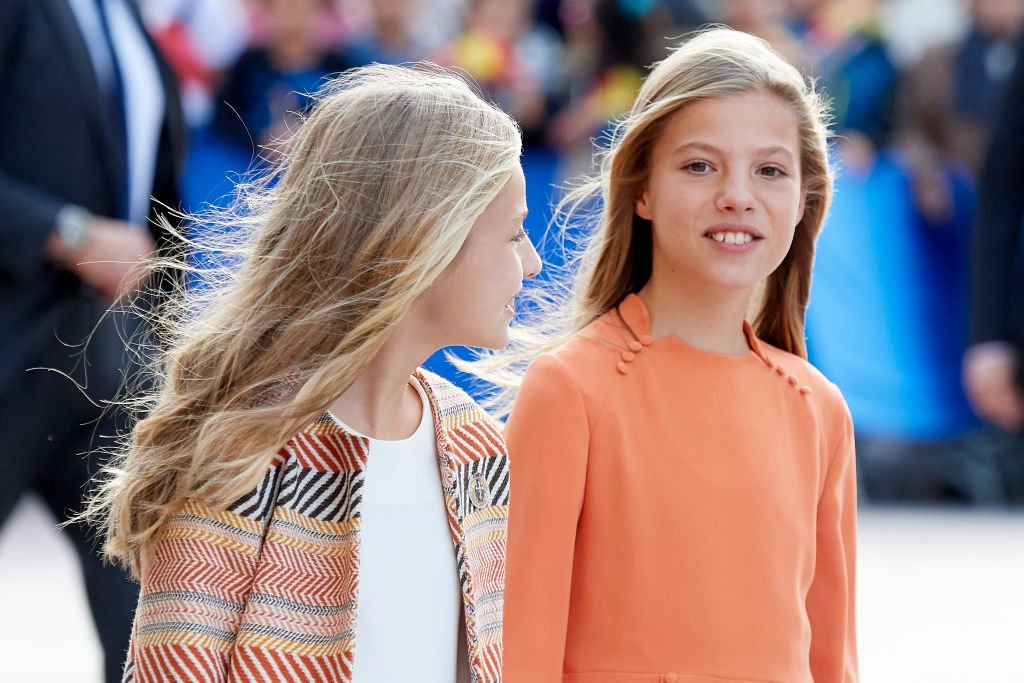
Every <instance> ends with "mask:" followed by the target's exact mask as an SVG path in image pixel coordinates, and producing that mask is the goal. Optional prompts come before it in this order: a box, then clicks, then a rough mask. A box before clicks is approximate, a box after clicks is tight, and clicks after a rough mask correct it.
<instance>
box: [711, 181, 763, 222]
mask: <svg viewBox="0 0 1024 683" xmlns="http://www.w3.org/2000/svg"><path fill="white" fill-rule="evenodd" d="M715 204H716V206H717V207H718V209H719V211H723V212H726V213H745V212H747V211H753V210H754V193H753V188H752V187H751V178H750V177H749V176H748V175H747V174H746V173H741V172H731V173H725V174H723V175H722V181H721V185H720V186H719V188H718V196H717V198H716V199H715Z"/></svg>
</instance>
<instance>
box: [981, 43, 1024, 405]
mask: <svg viewBox="0 0 1024 683" xmlns="http://www.w3.org/2000/svg"><path fill="white" fill-rule="evenodd" d="M1022 221H1024V45H1021V47H1020V49H1018V59H1017V65H1016V67H1015V68H1014V72H1013V74H1012V75H1011V76H1010V81H1009V83H1008V84H1007V89H1006V97H1005V100H1004V101H1003V104H1002V109H1001V112H1000V115H999V118H998V120H997V122H996V125H995V128H994V129H993V131H992V142H991V146H990V148H989V152H988V156H987V158H986V160H985V167H984V170H983V172H982V176H981V186H980V188H979V196H978V211H977V219H976V221H975V227H974V244H973V262H974V264H973V272H974V277H973V287H974V305H973V313H974V320H973V325H972V333H973V334H972V336H973V341H974V343H980V342H986V341H993V340H1001V341H1010V342H1012V343H1014V344H1015V345H1016V346H1017V348H1018V349H1019V350H1020V351H1021V352H1022V353H1024V244H1022V240H1021V225H1022ZM1022 358H1024V356H1022ZM1022 366H1024V364H1022ZM1021 369H1022V371H1024V367H1022V368H1021ZM1022 378H1024V375H1022ZM1022 386H1024V383H1022Z"/></svg>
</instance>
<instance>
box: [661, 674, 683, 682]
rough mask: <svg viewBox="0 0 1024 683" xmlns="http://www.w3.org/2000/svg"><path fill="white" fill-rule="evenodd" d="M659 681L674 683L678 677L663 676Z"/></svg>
mask: <svg viewBox="0 0 1024 683" xmlns="http://www.w3.org/2000/svg"><path fill="white" fill-rule="evenodd" d="M661 680H662V681H664V682H665V683H676V681H678V680H679V676H676V675H675V674H665V675H664V676H662V677H661Z"/></svg>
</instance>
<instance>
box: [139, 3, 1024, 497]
mask: <svg viewBox="0 0 1024 683" xmlns="http://www.w3.org/2000/svg"><path fill="white" fill-rule="evenodd" d="M893 4H894V3H891V2H890V3H886V2H880V1H878V0H717V1H703V2H702V1H699V0H377V1H374V2H371V1H369V0H220V1H219V2H209V1H204V0H145V1H144V2H143V3H142V7H143V9H144V15H145V17H146V19H147V22H148V24H149V27H150V30H151V31H152V32H153V34H154V36H155V37H156V39H157V41H158V43H159V44H160V46H161V47H162V49H163V50H164V52H165V54H166V55H167V56H168V58H169V60H170V62H171V63H172V65H173V66H174V68H175V70H176V71H177V73H178V75H179V78H180V81H181V87H182V91H183V99H184V104H185V110H186V115H187V118H188V121H189V123H190V126H191V127H192V128H193V129H194V135H193V156H192V161H191V163H190V165H189V173H188V175H187V177H186V183H185V187H186V192H185V199H186V203H189V202H190V203H191V204H192V205H193V206H192V207H191V208H195V206H197V205H198V204H200V203H201V202H205V201H213V202H216V201H217V200H218V198H220V197H222V196H223V195H224V192H225V191H226V190H225V188H226V186H225V185H224V178H225V172H230V171H236V172H237V171H241V170H244V169H245V168H247V167H248V165H249V164H250V163H253V162H255V163H257V164H259V163H261V162H262V161H266V160H272V159H273V157H274V156H275V154H277V153H278V152H279V150H280V147H279V145H282V144H287V139H288V136H287V132H288V128H289V125H290V123H291V121H292V117H294V116H295V115H296V113H297V112H301V111H302V109H303V108H304V107H306V106H308V105H309V104H310V98H309V97H308V93H311V92H313V91H315V90H316V88H317V86H318V85H319V84H320V83H321V82H322V80H323V78H324V77H325V76H327V75H328V74H331V73H334V72H337V71H340V70H344V69H345V68H348V67H350V66H356V65H359V64H365V63H368V62H374V61H376V62H385V63H401V62H408V61H413V60H419V59H428V60H431V61H436V62H439V63H441V64H445V65H448V66H452V67H457V68H459V69H461V70H463V71H464V72H466V73H468V74H469V75H471V76H472V77H473V78H474V79H475V80H476V81H477V82H478V83H480V84H481V86H482V88H483V89H484V90H485V92H486V93H487V94H488V95H489V96H490V97H491V98H492V99H493V100H494V101H495V102H497V103H498V104H500V105H501V106H502V107H503V108H505V109H506V110H507V111H509V112H510V113H512V114H513V115H514V116H515V117H516V118H517V119H518V120H519V121H520V123H521V125H522V127H523V130H524V133H525V139H526V146H527V150H526V154H525V156H524V166H525V168H526V170H527V176H528V179H529V184H530V190H531V194H530V199H531V205H532V206H533V207H534V208H535V209H538V210H535V212H534V214H533V216H532V218H531V225H530V226H529V227H530V230H531V233H532V234H533V235H534V237H535V238H538V237H543V235H544V233H545V231H546V230H547V229H548V225H547V218H548V216H549V215H550V214H549V213H548V214H547V215H546V214H545V211H544V207H547V206H549V204H550V201H551V200H552V198H553V197H554V196H555V190H554V187H556V186H557V184H558V183H559V182H561V181H562V180H564V179H566V178H571V177H573V176H574V175H577V174H579V173H581V172H586V171H587V170H588V169H589V164H590V163H591V153H592V150H593V145H594V142H595V141H597V143H598V144H600V140H601V137H602V134H604V133H606V132H607V128H608V125H609V122H610V121H612V120H613V119H614V118H615V117H616V116H617V115H619V114H621V113H622V112H624V111H625V109H626V108H627V107H628V106H629V104H630V102H631V100H632V98H633V95H634V93H635V92H636V89H637V86H638V84H639V82H640V80H641V78H642V75H643V70H644V68H645V67H646V66H647V65H649V64H651V63H652V62H654V61H656V60H657V59H659V58H660V56H661V55H664V54H665V50H666V49H667V48H668V47H669V46H670V45H672V44H673V43H674V42H676V41H678V39H679V38H680V37H681V36H684V35H685V34H686V33H687V32H689V31H692V30H695V29H697V28H699V27H700V26H702V25H705V24H707V23H709V22H717V23H724V24H728V25H730V26H733V27H734V28H738V29H742V30H744V31H748V32H750V33H753V34H756V35H758V36H761V37H762V38H764V39H765V40H767V41H769V42H770V43H771V44H772V45H774V46H775V47H776V48H778V49H780V50H781V51H782V52H783V53H784V54H785V55H786V56H787V57H788V58H789V59H790V60H791V61H792V62H793V63H794V64H796V65H798V66H799V68H800V69H801V70H803V71H804V72H805V73H806V74H807V75H808V77H810V78H814V79H816V81H817V82H818V83H819V85H820V86H821V87H822V88H823V89H824V90H825V91H826V92H827V93H828V94H829V96H830V98H831V100H832V103H833V111H834V119H835V130H836V133H837V138H836V144H835V159H836V167H837V169H838V178H837V192H836V197H835V203H834V208H833V211H832V214H831V217H830V220H829V222H828V224H827V227H826V230H825V232H824V234H823V236H822V238H821V243H820V247H819V257H818V262H817V266H816V270H815V283H814V289H813V293H812V302H811V307H810V309H809V311H808V341H809V348H810V353H811V356H812V358H811V360H812V361H813V362H814V363H815V364H816V365H817V366H818V367H820V368H821V369H822V370H823V371H824V372H825V373H826V375H828V376H829V377H830V378H831V379H833V381H835V382H836V383H837V384H839V386H840V388H841V389H842V390H843V391H844V394H845V395H846V397H847V400H848V401H849V403H850V406H851V410H852V411H853V414H854V420H855V423H856V425H857V430H858V451H859V458H860V471H861V490H862V493H863V495H864V497H865V499H866V500H874V501H887V502H891V501H921V502H936V501H961V502H973V503H1005V502H1017V503H1019V502H1022V501H1024V454H1021V453H1020V452H1019V451H1020V445H1019V443H1020V442H1019V441H1017V440H1016V439H1015V438H1014V437H1013V436H1012V435H1011V434H1010V433H1009V432H1010V431H1013V427H1014V420H1013V419H1012V418H1013V415H1012V414H1011V416H1010V419H1003V420H1000V419H999V418H998V416H996V415H995V414H994V413H991V411H987V410H986V409H985V407H984V405H985V402H986V401H987V402H988V403H990V404H991V403H996V404H997V405H1000V406H1001V405H1003V404H1004V403H1006V401H1007V400H1009V399H1006V398H1005V397H1003V398H1000V397H998V396H994V395H986V394H985V391H986V389H985V387H984V386H977V387H976V386H973V385H972V377H971V376H970V374H968V375H966V376H965V368H964V365H963V358H964V354H965V352H966V351H967V350H968V348H969V347H971V323H970V321H971V316H972V310H971V309H972V306H971V282H970V256H971V246H970V245H971V235H972V227H973V225H974V222H975V213H976V211H975V209H976V205H977V202H978V193H979V178H980V174H981V173H982V169H983V166H984V163H985V159H986V153H987V150H988V147H989V141H990V136H991V134H992V130H993V126H994V125H995V122H996V119H997V116H998V114H999V111H1000V108H1001V105H1002V103H1003V100H1004V93H1005V91H1006V89H1007V84H1008V82H1009V80H1010V76H1011V73H1012V71H1013V69H1014V66H1015V64H1016V62H1017V57H1018V43H1019V40H1018V38H1019V35H1020V33H1021V28H1022V24H1024V0H959V1H957V0H952V1H951V2H950V3H946V4H944V5H943V7H944V8H945V9H944V11H947V12H953V13H954V14H955V15H956V16H957V18H958V23H959V29H958V30H956V31H952V32H950V31H946V33H945V34H944V35H940V36H934V37H932V38H931V39H930V40H925V41H923V44H922V45H919V46H917V48H916V49H913V50H908V49H906V45H904V44H903V43H902V42H901V31H903V30H905V29H906V25H905V24H904V25H903V26H901V25H899V24H898V22H895V21H893V20H892V15H893V12H892V11H891V5H893ZM922 7H923V5H922ZM919 42H920V41H919ZM539 241H540V242H541V243H542V244H544V245H550V244H553V243H554V242H557V241H551V240H543V239H541V240H539ZM545 251H546V256H547V258H549V259H552V260H554V261H556V262H557V261H558V260H559V259H560V258H561V254H560V253H558V251H557V249H555V248H553V247H550V246H549V247H548V248H547V249H546V250H545ZM1007 296H1009V294H1007ZM981 336H982V337H984V336H985V335H984V334H981ZM975 337H976V339H975V341H988V340H987V339H980V338H978V337H979V333H977V331H976V334H975ZM433 362H434V363H435V364H436V365H437V366H438V368H439V369H441V370H443V371H445V372H448V373H449V374H451V373H452V372H453V369H452V368H451V367H450V366H448V365H447V363H446V361H445V360H444V359H443V358H438V359H436V360H435V361H433ZM991 365H992V364H991V363H989V364H988V366H987V368H988V369H989V371H990V372H991V369H990V366H991ZM984 371H985V369H983V370H982V371H981V372H984ZM980 382H981V380H978V381H975V382H974V385H978V384H979V383H980ZM467 386H469V388H471V389H472V386H471V385H467ZM965 386H966V388H965ZM968 389H970V390H973V393H969V392H968V391H967V390H968ZM969 399H973V401H974V405H973V406H972V403H971V400H969ZM998 410H1000V408H999V407H997V408H996V411H998ZM1004 410H1005V409H1004ZM979 412H980V413H982V414H983V415H984V416H985V417H987V418H989V419H988V420H982V419H980V418H979ZM992 421H994V422H1002V426H1003V427H1009V428H1010V429H1009V430H1006V429H1000V428H999V427H998V426H993V425H991V424H989V422H992Z"/></svg>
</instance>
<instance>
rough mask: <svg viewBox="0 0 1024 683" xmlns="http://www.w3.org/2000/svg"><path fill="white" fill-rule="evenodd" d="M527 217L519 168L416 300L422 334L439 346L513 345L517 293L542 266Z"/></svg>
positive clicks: (490, 346)
mask: <svg viewBox="0 0 1024 683" xmlns="http://www.w3.org/2000/svg"><path fill="white" fill-rule="evenodd" d="M525 218H526V179H525V178H524V176H523V170H522V168H519V167H517V168H516V170H515V172H513V174H512V177H511V178H509V180H508V182H507V183H506V184H505V187H503V188H502V190H501V192H499V193H498V195H497V196H496V197H495V198H494V200H493V201H492V202H491V203H490V204H489V205H488V206H487V209H486V210H484V212H483V213H482V214H480V216H479V218H477V219H476V221H475V222H474V223H473V227H472V229H471V230H470V233H469V236H468V237H467V238H466V241H465V242H464V243H463V245H462V249H460V250H459V253H458V254H457V255H456V257H455V260H453V261H452V262H451V263H450V264H449V265H448V267H447V268H445V270H444V272H442V273H441V275H440V276H439V277H438V278H437V280H435V281H434V283H433V284H432V285H431V286H430V288H429V289H428V290H427V291H426V292H424V293H423V294H422V295H421V296H420V298H419V299H418V300H417V302H416V306H417V308H418V309H419V316H418V320H419V321H420V325H421V327H422V329H421V333H422V334H423V335H424V336H425V338H430V339H435V340H436V346H437V347H438V348H440V347H443V346H452V345H461V346H475V347H479V348H487V349H500V348H501V347H503V346H505V345H506V344H508V342H509V332H508V326H509V323H510V322H512V318H513V315H514V313H515V297H516V295H517V294H518V293H519V290H520V289H522V286H523V279H525V278H529V277H533V276H534V275H536V274H537V273H539V272H540V269H541V261H540V256H538V254H537V251H536V250H535V249H534V247H533V243H532V242H531V241H530V238H529V236H528V235H527V234H526V231H525V230H524V229H523V219H525Z"/></svg>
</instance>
